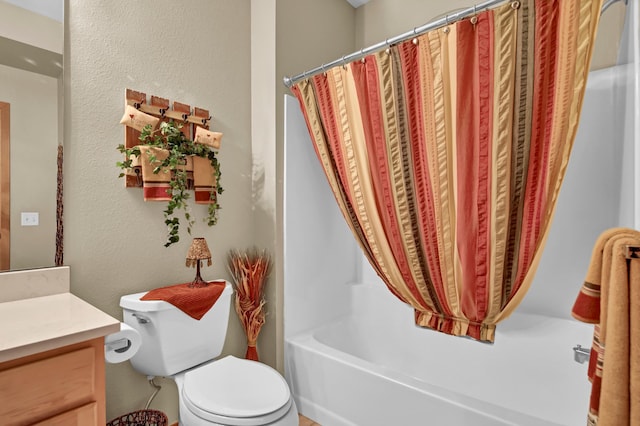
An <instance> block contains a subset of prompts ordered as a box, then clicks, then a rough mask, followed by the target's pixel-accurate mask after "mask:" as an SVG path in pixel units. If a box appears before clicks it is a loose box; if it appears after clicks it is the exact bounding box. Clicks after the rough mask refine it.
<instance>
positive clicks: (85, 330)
mask: <svg viewBox="0 0 640 426" xmlns="http://www.w3.org/2000/svg"><path fill="white" fill-rule="evenodd" d="M119 330H120V322H119V321H118V320H116V319H115V318H113V317H111V316H110V315H108V314H106V313H104V312H102V311H101V310H99V309H97V308H95V307H94V306H93V305H91V304H89V303H87V302H85V301H83V300H82V299H80V298H78V297H77V296H74V295H73V294H71V293H68V292H65V293H59V294H53V295H48V296H42V297H33V298H28V299H22V300H15V301H9V302H3V303H0V362H4V361H9V360H12V359H16V358H21V357H24V356H27V355H31V354H35V353H38V352H43V351H47V350H50V349H55V348H59V347H62V346H67V345H72V344H74V343H79V342H82V341H85V340H90V339H95V338H98V337H102V336H106V335H107V334H111V333H115V332H117V331H119Z"/></svg>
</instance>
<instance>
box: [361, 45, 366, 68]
mask: <svg viewBox="0 0 640 426" xmlns="http://www.w3.org/2000/svg"><path fill="white" fill-rule="evenodd" d="M364 56H365V53H364V47H363V48H362V49H360V62H361V63H363V64H364V62H365V61H364Z"/></svg>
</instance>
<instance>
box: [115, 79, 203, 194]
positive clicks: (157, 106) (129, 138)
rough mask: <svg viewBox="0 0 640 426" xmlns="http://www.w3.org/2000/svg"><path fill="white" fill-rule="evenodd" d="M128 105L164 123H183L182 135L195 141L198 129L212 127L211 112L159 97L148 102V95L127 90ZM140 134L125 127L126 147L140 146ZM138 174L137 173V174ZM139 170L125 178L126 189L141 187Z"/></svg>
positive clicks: (128, 173) (151, 97)
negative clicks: (171, 121) (194, 137)
mask: <svg viewBox="0 0 640 426" xmlns="http://www.w3.org/2000/svg"><path fill="white" fill-rule="evenodd" d="M125 98H126V105H131V106H133V107H134V108H136V109H138V110H140V111H142V112H144V113H146V114H149V115H152V116H154V117H157V118H159V119H160V120H162V121H167V122H168V121H170V120H173V121H174V122H176V123H182V125H183V127H182V133H184V135H185V137H186V138H188V139H193V135H194V134H195V130H196V128H197V127H202V128H204V129H207V130H208V129H209V127H210V125H211V120H212V117H211V115H210V114H209V110H206V109H203V108H198V107H193V109H192V108H191V106H190V105H187V104H183V103H181V102H175V101H174V102H173V104H172V105H171V102H170V101H169V99H164V98H161V97H158V96H150V99H149V102H147V94H146V93H143V92H138V91H135V90H131V89H126V95H125ZM139 138H140V132H139V131H138V130H136V129H134V128H132V127H129V126H125V143H124V145H125V147H126V148H133V147H134V146H136V145H139V144H140V139H139ZM136 172H137V173H136ZM139 173H140V171H139V170H138V168H137V167H136V168H134V169H132V170H131V171H129V172H127V174H126V176H125V178H126V182H125V186H126V187H128V188H129V187H141V186H142V178H141V176H140V174H139Z"/></svg>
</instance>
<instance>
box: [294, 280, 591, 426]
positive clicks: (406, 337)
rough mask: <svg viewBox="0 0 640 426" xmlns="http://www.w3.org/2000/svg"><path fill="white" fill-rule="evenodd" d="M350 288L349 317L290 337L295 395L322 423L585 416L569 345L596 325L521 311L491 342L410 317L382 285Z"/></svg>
mask: <svg viewBox="0 0 640 426" xmlns="http://www.w3.org/2000/svg"><path fill="white" fill-rule="evenodd" d="M351 290H352V292H353V295H352V296H353V299H352V300H354V301H355V303H356V306H354V309H353V311H352V313H351V314H350V315H349V316H346V317H343V318H341V319H338V320H336V321H334V322H332V323H330V324H327V325H325V326H322V327H320V328H317V329H314V330H312V331H311V332H308V333H301V334H298V335H297V336H294V337H293V338H291V339H287V343H286V345H287V348H286V350H287V366H286V368H287V377H288V380H289V383H290V386H291V389H292V391H293V393H294V396H295V399H296V404H298V407H299V409H300V412H301V413H303V414H305V415H306V416H308V417H310V418H312V419H314V420H316V421H317V422H319V423H320V424H322V425H323V426H334V425H335V426H342V425H359V426H360V425H361V426H376V425H381V426H383V425H384V426H403V425H411V426H413V425H436V426H448V425H451V426H457V425H460V426H466V425H474V426H490V425H491V426H492V425H519V426H520V425H522V426H527V425H567V426H575V425H582V424H585V421H586V414H587V409H588V401H589V392H590V384H589V382H588V380H587V377H586V368H587V364H578V363H577V362H575V361H574V360H573V350H572V347H573V346H575V345H576V344H581V345H582V346H586V347H589V345H590V341H591V337H592V331H593V328H592V327H591V326H588V325H585V324H582V323H579V322H577V321H573V320H569V319H560V318H552V317H543V316H539V315H532V314H523V313H517V312H516V313H514V314H513V315H512V316H511V317H510V318H508V319H507V320H505V321H503V322H502V323H500V324H499V325H498V330H497V332H496V339H495V343H494V344H493V345H489V344H484V343H478V342H475V341H472V340H469V339H464V338H456V337H452V336H448V335H445V334H442V333H438V332H434V331H430V330H425V329H420V328H417V327H415V326H412V324H411V322H412V320H413V315H412V311H411V309H409V308H408V307H406V306H404V305H403V304H402V303H400V302H398V301H396V300H394V299H395V298H393V297H390V296H391V295H390V294H389V293H388V291H387V290H386V289H385V288H384V287H383V286H382V285H381V284H378V285H374V284H356V285H353V286H352V288H351ZM359 306H361V307H366V306H378V307H379V308H380V309H378V310H377V311H376V312H372V310H370V309H369V310H367V309H366V308H365V309H360V308H359ZM398 330H402V331H401V332H399V331H398Z"/></svg>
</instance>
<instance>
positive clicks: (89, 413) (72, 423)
mask: <svg viewBox="0 0 640 426" xmlns="http://www.w3.org/2000/svg"><path fill="white" fill-rule="evenodd" d="M97 424H99V423H98V404H97V403H95V402H92V403H90V404H87V405H83V406H82V407H80V408H76V409H74V410H70V411H67V412H65V413H62V414H60V415H58V416H55V417H52V418H50V419H47V420H44V421H42V422H38V423H35V424H33V425H32V426H86V425H97ZM100 424H104V423H100Z"/></svg>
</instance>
